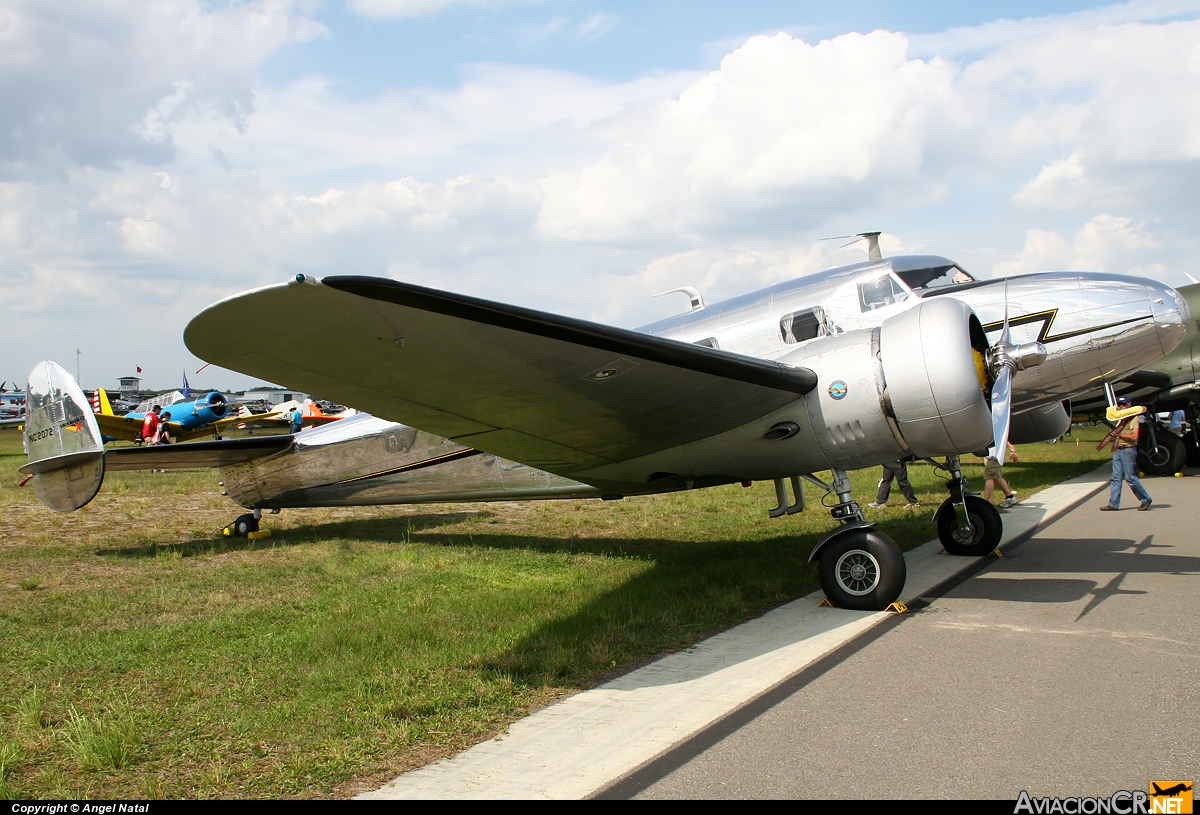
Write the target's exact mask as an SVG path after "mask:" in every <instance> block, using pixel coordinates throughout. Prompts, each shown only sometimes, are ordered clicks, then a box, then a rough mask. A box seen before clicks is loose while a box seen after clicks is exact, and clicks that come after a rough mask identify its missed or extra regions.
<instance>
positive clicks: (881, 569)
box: [817, 529, 908, 611]
mask: <svg viewBox="0 0 1200 815" xmlns="http://www.w3.org/2000/svg"><path fill="white" fill-rule="evenodd" d="M817 574H818V576H819V577H820V579H821V589H822V590H823V591H824V592H825V596H826V597H828V598H829V602H831V603H833V604H834V605H835V606H837V607H838V608H849V609H855V610H858V611H882V610H883V609H885V608H887V607H888V606H889V605H891V604H892V603H894V602H895V601H896V598H897V597H899V596H900V591H901V590H902V589H903V588H904V580H905V577H907V574H908V572H907V570H906V568H905V566H904V555H903V554H901V553H900V547H899V546H897V545H896V543H895V541H893V540H892V539H891V538H889V537H888V536H887V535H884V534H882V533H880V532H876V531H875V530H873V529H861V530H855V531H853V532H847V533H846V534H845V535H843V536H841V537H839V538H838V539H836V540H834V541H833V542H832V543H830V544H829V545H828V546H826V547H825V548H824V549H823V550H821V559H820V561H819V562H818V564H817Z"/></svg>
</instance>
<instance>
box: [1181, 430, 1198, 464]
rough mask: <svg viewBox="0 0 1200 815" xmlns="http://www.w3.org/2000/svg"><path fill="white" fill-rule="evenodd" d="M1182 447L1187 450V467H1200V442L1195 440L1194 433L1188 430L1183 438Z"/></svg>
mask: <svg viewBox="0 0 1200 815" xmlns="http://www.w3.org/2000/svg"><path fill="white" fill-rule="evenodd" d="M1183 446H1184V448H1186V450H1187V466H1189V467H1200V441H1198V440H1197V439H1196V431H1195V430H1189V431H1188V433H1187V435H1186V436H1184V437H1183Z"/></svg>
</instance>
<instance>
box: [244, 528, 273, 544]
mask: <svg viewBox="0 0 1200 815" xmlns="http://www.w3.org/2000/svg"><path fill="white" fill-rule="evenodd" d="M246 537H247V538H249V539H250V540H252V541H256V540H261V539H262V538H269V537H271V530H270V529H260V530H258V531H257V532H247V533H246Z"/></svg>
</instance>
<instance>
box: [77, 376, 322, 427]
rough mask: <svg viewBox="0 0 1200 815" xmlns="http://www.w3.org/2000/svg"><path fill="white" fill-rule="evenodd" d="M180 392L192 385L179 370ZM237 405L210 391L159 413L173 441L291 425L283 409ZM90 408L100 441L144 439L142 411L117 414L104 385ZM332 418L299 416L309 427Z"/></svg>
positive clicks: (310, 415) (185, 394)
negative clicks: (250, 410) (263, 410)
mask: <svg viewBox="0 0 1200 815" xmlns="http://www.w3.org/2000/svg"><path fill="white" fill-rule="evenodd" d="M180 392H181V393H182V394H183V395H184V396H185V397H188V396H191V395H192V388H191V386H190V385H189V384H188V381H187V372H186V371H184V373H183V388H182V389H181V391H180ZM237 408H238V406H237V405H236V404H233V403H231V402H229V400H228V399H226V398H225V395H224V394H223V393H220V392H218V391H210V392H209V393H207V394H205V395H204V396H202V397H200V398H199V399H194V400H190V401H180V402H176V403H174V404H173V405H166V406H164V407H163V408H162V414H161V415H162V416H166V415H167V414H170V419H169V421H167V428H168V432H169V434H170V437H171V439H172V440H173V441H176V442H180V441H191V440H193V439H198V438H203V437H212V438H215V439H220V438H221V436H223V435H228V433H223V432H222V431H223V430H226V429H228V428H229V427H230V426H231V425H232V426H234V427H236V428H237V429H238V430H257V429H263V428H271V429H275V430H280V429H288V428H290V427H291V419H290V418H289V417H288V415H287V414H285V413H282V412H274V413H259V414H247V413H245V412H239V411H238V409H237ZM92 410H93V412H95V414H96V421H97V423H98V424H99V425H100V432H101V434H102V437H103V439H104V441H106V442H109V441H117V440H124V441H132V442H141V441H144V439H143V438H142V420H143V419H145V418H146V414H145V413H136V412H135V413H126V414H125V415H124V416H117V415H116V414H115V413H114V411H113V409H112V404H111V403H110V402H109V400H108V394H107V393H106V392H105V390H104V388H98V389H97V390H96V395H95V397H94V398H93V401H92ZM335 418H336V417H333V416H325V415H323V414H321V413H320V411H319V410H318V411H316V412H315V414H312V413H306V415H305V416H304V417H303V424H304V426H305V427H311V426H313V425H321V424H325V423H327V422H331V421H334V420H335Z"/></svg>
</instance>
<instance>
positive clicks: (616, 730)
mask: <svg viewBox="0 0 1200 815" xmlns="http://www.w3.org/2000/svg"><path fill="white" fill-rule="evenodd" d="M1109 472H1110V471H1109V468H1108V467H1107V466H1105V467H1103V468H1100V469H1098V470H1096V471H1094V472H1092V473H1088V474H1087V475H1084V476H1080V477H1079V478H1075V479H1072V480H1071V481H1066V482H1064V483H1062V484H1058V485H1056V486H1054V487H1050V488H1048V489H1046V490H1043V491H1042V492H1040V493H1037V494H1036V495H1033V496H1031V497H1030V498H1028V499H1027V500H1025V501H1024V502H1022V503H1021V504H1019V505H1018V506H1016V507H1014V508H1012V509H1010V510H1006V511H1005V512H1004V528H1005V531H1004V538H1003V539H1002V541H1001V546H1002V547H1003V546H1004V545H1006V544H1007V543H1009V542H1010V541H1012V540H1013V539H1014V538H1017V537H1021V536H1026V535H1029V534H1031V533H1032V532H1033V531H1034V530H1035V529H1037V528H1038V527H1039V526H1042V525H1044V524H1046V523H1048V522H1049V521H1051V520H1053V519H1054V518H1056V517H1058V516H1059V515H1061V514H1062V513H1064V512H1065V511H1067V510H1069V509H1070V508H1071V507H1073V506H1075V505H1076V504H1078V503H1079V502H1080V501H1082V500H1084V499H1086V498H1087V497H1089V496H1091V495H1093V494H1095V493H1096V492H1098V491H1099V490H1101V489H1102V488H1104V487H1105V486H1106V485H1107V483H1108V480H1109ZM905 559H906V561H907V566H908V580H907V583H906V585H905V589H904V594H903V597H904V599H905V601H906V602H909V603H911V602H913V601H915V600H916V599H917V598H920V597H921V596H922V595H924V594H926V593H927V592H929V591H931V590H932V589H933V588H934V587H936V586H937V585H939V584H941V583H943V582H945V581H946V580H948V579H950V578H951V577H953V576H954V575H955V574H957V573H959V572H961V571H963V570H964V569H967V568H970V567H971V566H972V565H974V564H976V563H977V559H975V558H962V557H953V556H950V555H945V554H941V545H940V544H939V543H938V542H937V541H936V540H934V541H930V542H929V543H926V544H923V545H922V546H919V547H917V548H916V549H913V550H911V551H909V552H907V553H905ZM822 599H823V595H822V594H821V592H820V591H817V592H814V593H812V594H809V595H806V596H804V597H801V598H800V599H798V600H795V601H793V602H791V603H788V604H786V605H784V606H780V607H779V608H776V609H774V610H773V611H771V612H768V613H767V614H765V615H763V616H762V617H760V618H758V619H756V620H752V621H750V622H748V623H745V624H743V625H740V626H738V627H736V628H732V629H730V630H729V631H725V632H723V633H721V634H717V635H716V636H713V637H710V638H709V639H707V640H704V641H703V642H700V643H698V644H697V645H696V646H695V647H693V648H691V649H690V650H688V651H685V652H680V653H674V654H668V655H666V656H664V657H662V658H660V659H658V660H656V661H654V662H652V663H650V664H648V665H646V666H644V667H642V668H639V669H637V670H635V671H632V672H630V673H628V674H626V675H624V676H621V677H619V678H617V679H614V680H613V681H611V682H608V683H606V684H604V685H601V686H599V687H596V688H594V689H592V690H589V691H585V692H583V693H579V694H576V695H574V696H571V697H568V698H566V699H564V700H562V701H561V702H558V703H556V704H554V705H550V706H549V707H546V708H544V709H542V710H540V711H538V712H536V713H534V714H532V715H530V716H528V717H526V718H524V719H521V720H520V721H518V722H515V723H513V725H512V726H511V728H510V729H509V732H508V734H507V735H504V736H499V737H497V738H495V739H493V740H490V741H487V742H483V743H482V744H478V745H476V746H475V747H472V748H471V749H469V750H467V751H465V752H463V753H460V754H459V755H457V756H455V757H454V758H450V759H445V760H442V761H438V762H435V763H433V764H430V765H427V766H425V767H422V768H420V769H417V770H414V771H412V772H409V773H405V774H404V775H402V776H400V777H399V778H397V779H395V780H394V781H392V782H391V783H389V784H386V785H385V786H383V787H382V788H380V789H378V790H375V791H373V792H368V793H364V794H362V795H360V796H358V797H359V798H364V799H394V798H516V799H530V798H554V799H568V798H576V799H577V798H585V797H587V796H589V795H592V794H593V793H596V792H597V791H600V790H602V789H604V788H605V787H607V786H609V785H610V784H611V783H612V782H613V781H615V780H616V779H619V778H621V777H623V776H626V775H628V774H629V773H631V772H633V771H634V770H636V769H637V768H638V767H640V766H642V765H644V764H646V763H648V762H649V761H651V760H653V759H654V758H655V757H656V756H659V755H661V754H663V753H665V752H666V751H668V750H670V749H671V748H672V747H673V746H674V745H677V744H679V743H680V742H682V741H684V740H685V739H687V738H688V737H690V736H692V735H693V734H695V733H697V732H698V731H700V730H702V729H703V728H705V727H708V726H710V725H712V724H713V723H714V722H717V721H719V720H720V719H722V718H723V717H726V716H728V715H729V714H730V713H732V712H733V711H735V710H737V709H739V708H741V707H743V706H744V705H746V704H747V703H749V702H751V701H752V700H754V699H755V698H756V697H759V696H761V695H762V694H764V693H766V692H767V691H769V690H771V689H772V688H773V687H775V686H777V685H779V684H780V683H782V682H784V681H785V680H787V679H788V678H789V677H792V676H794V675H795V674H797V673H799V672H800V671H803V670H804V669H805V668H806V667H809V666H811V665H813V663H815V662H817V661H818V660H820V659H821V658H822V657H823V656H825V655H827V654H829V653H830V652H832V651H834V650H836V649H838V648H839V647H841V646H843V645H845V644H846V643H848V642H850V641H851V640H853V639H855V638H856V637H858V636H860V635H862V634H863V633H864V632H867V631H869V630H870V629H872V628H873V627H875V626H877V625H879V624H880V623H882V622H884V621H886V620H888V619H889V617H890V616H891V615H890V614H889V613H888V612H858V611H845V610H842V609H830V608H820V607H819V605H818V604H819V603H820V601H821V600H822Z"/></svg>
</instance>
